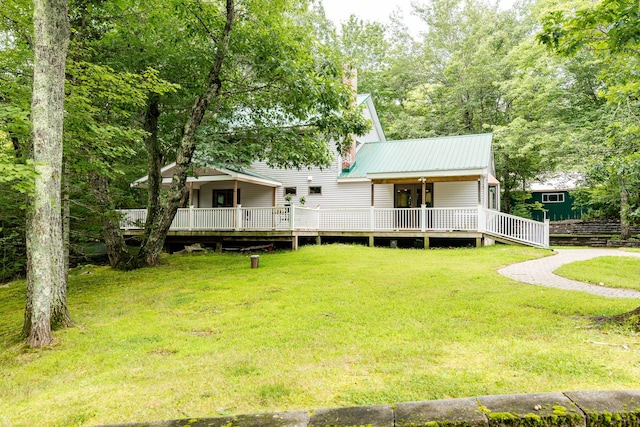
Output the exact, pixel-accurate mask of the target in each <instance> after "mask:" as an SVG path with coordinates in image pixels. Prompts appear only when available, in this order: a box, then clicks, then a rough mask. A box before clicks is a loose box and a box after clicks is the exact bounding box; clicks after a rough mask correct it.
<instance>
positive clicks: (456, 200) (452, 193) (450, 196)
mask: <svg viewBox="0 0 640 427" xmlns="http://www.w3.org/2000/svg"><path fill="white" fill-rule="evenodd" d="M433 198H434V201H433V202H434V207H436V208H467V207H468V208H472V207H474V208H475V207H477V206H478V181H455V182H435V183H434V184H433Z"/></svg>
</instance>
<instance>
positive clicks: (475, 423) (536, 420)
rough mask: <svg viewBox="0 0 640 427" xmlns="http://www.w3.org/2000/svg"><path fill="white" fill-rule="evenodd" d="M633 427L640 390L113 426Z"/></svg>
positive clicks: (639, 419)
mask: <svg viewBox="0 0 640 427" xmlns="http://www.w3.org/2000/svg"><path fill="white" fill-rule="evenodd" d="M146 426H148V427H187V426H189V427H439V426H442V427H445V426H446V427H507V426H517V427H537V426H545V427H546V426H554V427H614V426H615V427H632V426H640V390H626V391H575V392H564V393H538V394H522V395H506V396H483V397H477V398H468V399H449V400H434V401H425V402H412V403H398V404H396V405H383V406H360V407H353V408H336V409H316V410H311V411H298V412H284V413H272V414H259V415H239V416H235V417H224V418H194V419H184V420H172V421H159V422H152V423H133V424H118V425H117V426H116V425H113V426H112V427H146Z"/></svg>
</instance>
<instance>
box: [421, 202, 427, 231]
mask: <svg viewBox="0 0 640 427" xmlns="http://www.w3.org/2000/svg"><path fill="white" fill-rule="evenodd" d="M420 231H421V232H423V233H424V232H425V231H427V205H425V204H422V205H420Z"/></svg>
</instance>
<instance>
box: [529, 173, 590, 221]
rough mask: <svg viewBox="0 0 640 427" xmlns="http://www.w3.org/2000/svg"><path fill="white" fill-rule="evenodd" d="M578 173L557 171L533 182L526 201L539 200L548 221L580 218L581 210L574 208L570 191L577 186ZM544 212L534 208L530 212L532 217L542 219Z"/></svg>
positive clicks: (537, 219)
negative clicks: (529, 196)
mask: <svg viewBox="0 0 640 427" xmlns="http://www.w3.org/2000/svg"><path fill="white" fill-rule="evenodd" d="M579 181H580V175H579V174H577V173H575V172H565V173H558V174H554V175H552V176H548V177H546V178H545V179H541V180H539V182H535V183H533V184H532V185H531V187H530V188H529V192H530V193H531V198H529V199H527V201H526V202H527V203H534V202H539V203H541V204H542V206H543V207H544V209H545V210H546V216H547V218H548V219H549V220H550V221H563V220H567V219H580V218H581V217H582V210H581V209H575V207H574V198H573V196H572V195H571V191H570V190H573V189H575V188H577V187H578V182H579ZM544 215H545V212H543V211H539V210H535V211H532V212H531V216H532V219H534V220H536V221H542V220H543V219H544Z"/></svg>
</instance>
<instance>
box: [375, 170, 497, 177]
mask: <svg viewBox="0 0 640 427" xmlns="http://www.w3.org/2000/svg"><path fill="white" fill-rule="evenodd" d="M486 173H487V170H486V169H461V170H446V171H423V172H419V171H418V172H379V173H368V174H367V178H370V179H402V178H416V177H423V178H431V177H443V176H465V175H480V176H483V175H486Z"/></svg>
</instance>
